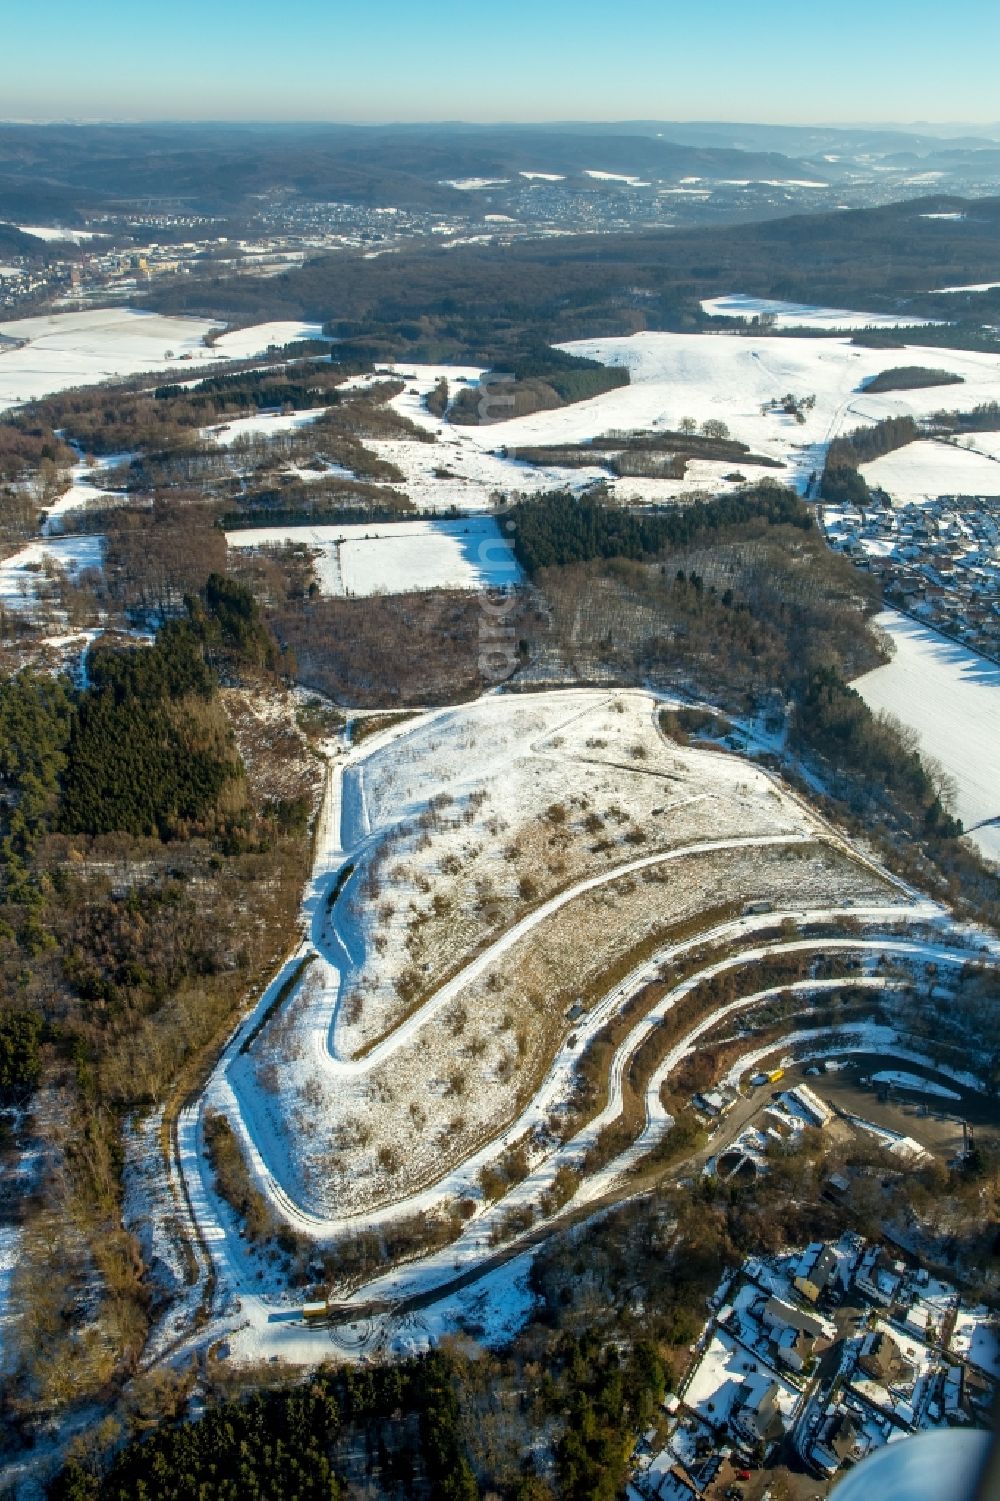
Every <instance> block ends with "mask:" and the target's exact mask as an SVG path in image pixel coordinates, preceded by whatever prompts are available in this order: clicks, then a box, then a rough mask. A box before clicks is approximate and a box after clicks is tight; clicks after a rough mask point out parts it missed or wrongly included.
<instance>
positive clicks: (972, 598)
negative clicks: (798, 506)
mask: <svg viewBox="0 0 1000 1501" xmlns="http://www.w3.org/2000/svg"><path fill="white" fill-rule="evenodd" d="M873 495H874V498H875V499H876V500H877V501H879V502H880V503H879V504H877V505H874V506H872V507H869V508H865V509H862V508H860V507H857V506H850V505H839V506H832V505H828V506H825V507H824V509H823V524H824V528H825V530H826V534H827V537H828V538H829V540H830V542H831V543H832V544H833V546H835V547H837V548H838V549H840V550H841V551H842V552H845V553H846V554H847V555H848V556H849V557H850V558H851V560H852V561H853V562H854V563H856V564H857V565H858V566H859V567H862V568H865V569H867V570H868V571H869V572H870V573H873V574H875V575H877V577H878V578H879V579H880V581H881V584H882V588H883V591H884V595H885V598H886V600H887V601H889V602H890V603H892V604H894V605H895V606H896V607H897V608H898V609H900V610H903V611H905V612H906V613H907V614H908V615H913V616H914V617H915V618H917V619H918V620H920V621H921V623H922V624H924V625H928V626H932V627H933V628H934V629H935V630H937V631H941V632H942V633H943V634H944V635H947V636H951V637H953V638H954V639H956V640H958V641H960V642H961V643H962V645H963V646H967V647H970V648H971V649H972V650H973V651H977V652H979V653H981V654H982V655H983V656H986V657H991V658H992V659H993V660H994V661H998V660H1000V501H998V498H997V497H996V496H993V495H971V496H970V495H941V496H938V497H937V498H936V499H934V500H927V501H919V500H907V501H905V502H903V503H901V504H896V505H893V504H891V503H890V501H889V497H888V496H887V495H886V494H885V492H884V491H882V492H879V491H875V492H873Z"/></svg>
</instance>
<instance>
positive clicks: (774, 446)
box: [425, 333, 1000, 494]
mask: <svg viewBox="0 0 1000 1501" xmlns="http://www.w3.org/2000/svg"><path fill="white" fill-rule="evenodd" d="M562 347H564V348H566V349H567V350H569V351H570V352H571V353H573V354H581V355H587V356H589V357H591V358H593V359H597V360H600V361H601V362H602V363H604V364H608V365H623V366H625V367H626V368H627V369H628V371H629V373H630V376H631V384H630V385H628V386H624V387H619V388H617V389H616V390H614V391H608V392H605V393H604V394H603V395H601V396H597V397H594V398H592V399H591V400H590V401H581V402H576V403H574V404H573V405H571V406H566V407H560V408H557V409H556V410H553V411H547V412H535V413H533V414H532V415H531V416H528V417H518V418H512V419H509V420H507V421H501V422H496V423H493V424H491V425H489V426H485V427H477V428H472V429H469V435H470V438H471V439H472V440H473V441H475V442H476V443H478V444H479V445H480V446H481V447H483V448H491V449H494V450H495V449H498V448H500V447H501V446H502V445H503V446H506V448H507V450H508V452H510V451H514V452H515V453H516V450H517V448H519V447H524V446H529V445H530V446H535V445H544V444H559V443H580V442H585V441H586V440H587V439H588V438H591V437H593V436H594V435H595V434H603V433H608V432H611V431H614V430H621V431H626V432H635V431H648V430H653V431H655V430H656V429H657V428H664V429H667V430H671V429H676V428H677V427H678V425H679V423H680V422H681V420H682V419H683V418H684V417H692V418H694V420H695V421H696V422H698V423H699V424H700V423H702V422H704V421H705V420H706V419H708V418H714V419H718V420H721V421H723V422H725V423H726V425H727V427H728V428H729V430H730V433H731V435H732V437H734V438H737V439H739V440H741V441H742V442H744V443H747V444H749V446H750V449H751V450H752V451H753V452H754V453H760V454H762V455H764V456H765V457H767V458H771V459H776V460H778V461H779V462H781V463H783V464H785V465H787V468H785V469H784V470H773V471H771V470H765V471H763V472H764V473H765V474H768V473H769V474H771V475H772V476H773V478H775V479H778V480H781V481H784V482H786V483H792V484H796V485H798V486H799V487H800V488H803V487H804V486H805V484H806V482H807V480H808V478H809V475H810V474H811V473H812V472H814V471H816V470H818V469H820V468H821V467H822V463H823V457H824V453H825V448H826V444H827V443H828V442H829V440H830V438H831V437H833V436H834V435H835V434H836V433H838V432H839V431H841V430H842V429H845V428H850V427H854V426H864V425H865V424H866V423H872V422H877V421H879V420H880V419H881V418H883V417H888V416H893V415H906V414H910V415H914V416H923V415H925V414H926V413H928V412H931V411H936V410H938V409H939V408H940V407H942V406H943V405H952V406H961V407H963V408H964V407H972V406H974V405H976V404H978V403H980V402H984V401H988V400H995V399H996V398H997V395H998V392H1000V359H998V358H997V356H995V355H988V354H979V353H970V352H967V351H953V350H944V349H935V350H934V351H933V363H934V365H935V367H937V368H940V369H944V370H949V371H952V372H953V373H955V374H958V375H961V376H962V377H963V378H964V382H965V383H964V384H963V385H962V386H961V387H958V386H956V387H954V388H951V394H952V395H954V393H960V397H959V396H955V398H954V400H952V401H951V402H950V403H949V402H947V401H944V400H942V388H935V389H934V390H933V391H927V390H922V391H921V390H918V391H892V392H886V393H882V394H877V393H876V394H868V393H866V392H864V391H863V390H862V389H861V388H862V386H863V385H864V384H865V382H866V381H868V380H869V379H870V378H871V377H872V376H873V375H876V374H878V373H879V372H881V371H883V370H888V369H891V368H893V367H894V366H898V365H899V364H901V363H907V362H909V363H915V362H917V360H918V355H917V354H916V353H914V352H910V351H901V350H898V349H893V350H877V349H862V348H856V347H854V346H853V345H852V344H851V343H850V341H849V340H848V339H846V338H845V339H830V338H816V339H811V338H808V337H804V338H794V339H793V338H787V339H783V338H780V337H777V338H755V337H752V336H748V337H746V338H739V337H730V338H727V337H725V336H719V337H716V338H706V337H704V336H699V335H697V334H672V333H641V334H633V335H630V336H629V337H626V338H609V339H585V340H577V341H574V342H572V343H570V344H567V345H564V346H562ZM919 358H920V359H922V358H923V355H922V354H921V355H920V356H919ZM498 392H499V394H501V395H502V388H498ZM788 393H791V394H792V395H795V396H798V397H805V396H815V398H816V403H815V406H814V407H813V408H812V410H810V411H808V412H805V413H804V417H805V420H804V422H802V423H799V422H797V421H796V419H795V418H794V417H793V416H789V415H787V414H785V413H781V412H774V411H766V412H765V411H763V410H762V408H763V407H764V406H765V405H766V404H767V403H769V402H773V401H775V400H776V399H777V398H779V397H781V396H784V395H786V394H788ZM498 410H499V412H500V414H501V415H502V408H498ZM425 425H431V423H425ZM452 431H454V430H452ZM734 469H736V470H739V471H741V472H743V473H745V474H746V475H747V476H748V477H760V475H761V471H760V470H754V469H753V467H752V466H751V465H748V464H747V463H746V462H745V461H738V462H735V461H732V460H730V461H729V462H728V463H726V464H724V465H722V464H719V465H715V466H713V467H712V468H708V469H706V471H705V481H706V482H707V481H708V480H709V478H710V476H713V475H714V477H715V479H716V481H717V483H715V484H714V485H713V488H721V489H725V488H726V486H725V484H723V483H722V476H723V475H724V474H727V473H731V472H732V471H733V470H734ZM699 482H700V481H699V480H697V479H696V478H694V471H693V469H692V470H691V471H689V477H688V478H686V479H685V480H682V481H652V482H650V481H633V480H621V481H617V482H616V484H615V491H616V493H618V494H621V493H629V492H631V491H632V490H635V491H637V492H639V493H642V492H643V491H644V489H645V488H646V487H647V486H649V485H650V484H653V485H654V486H656V487H657V489H658V490H659V489H660V487H666V486H668V485H669V486H670V487H671V488H672V491H673V493H674V494H677V493H679V492H681V491H684V490H690V489H691V488H693V487H694V485H696V484H697V483H699ZM660 493H665V490H661V491H660Z"/></svg>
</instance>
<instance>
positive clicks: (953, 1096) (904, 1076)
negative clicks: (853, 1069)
mask: <svg viewBox="0 0 1000 1501" xmlns="http://www.w3.org/2000/svg"><path fill="white" fill-rule="evenodd" d="M871 1078H872V1083H873V1084H890V1085H893V1086H895V1087H896V1088H897V1089H908V1090H910V1091H911V1092H912V1093H914V1094H932V1095H936V1096H937V1097H938V1098H939V1099H942V1100H960V1099H961V1098H962V1096H961V1095H960V1094H959V1093H958V1091H957V1090H955V1089H948V1088H947V1086H946V1085H944V1084H937V1083H935V1081H934V1080H933V1079H927V1078H925V1077H924V1075H923V1074H910V1073H907V1072H906V1071H905V1070H904V1069H898V1068H883V1069H880V1070H879V1072H878V1073H877V1074H872V1076H871Z"/></svg>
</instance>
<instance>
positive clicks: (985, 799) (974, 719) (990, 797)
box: [854, 610, 1000, 862]
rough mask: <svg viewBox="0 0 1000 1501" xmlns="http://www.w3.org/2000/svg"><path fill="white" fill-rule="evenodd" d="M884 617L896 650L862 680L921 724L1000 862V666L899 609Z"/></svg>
mask: <svg viewBox="0 0 1000 1501" xmlns="http://www.w3.org/2000/svg"><path fill="white" fill-rule="evenodd" d="M876 620H877V624H878V625H880V626H881V627H882V629H883V630H885V631H887V632H888V633H889V636H890V637H891V639H892V642H893V645H894V647H895V655H894V656H893V659H892V661H891V662H889V663H888V664H887V665H886V666H885V667H876V668H875V670H874V672H867V673H865V675H864V676H863V677H860V678H858V679H857V681H856V683H855V685H854V686H855V687H856V688H857V690H858V692H859V693H860V694H861V696H862V697H863V698H864V700H865V702H866V703H867V704H868V705H869V707H870V708H872V709H875V710H884V711H886V712H887V713H890V714H895V715H896V717H897V718H898V719H901V720H902V722H903V723H904V724H905V725H908V726H909V727H910V728H911V729H912V730H914V731H915V732H916V734H917V737H918V740H919V744H920V749H921V751H922V752H926V753H927V754H928V755H930V756H933V757H934V759H935V760H936V761H938V762H939V763H940V765H941V766H942V767H943V768H944V770H945V772H946V773H947V775H948V776H949V777H950V778H951V780H952V781H953V783H954V787H955V811H956V813H957V814H958V816H959V817H960V818H961V819H962V821H963V823H964V824H965V827H966V829H968V830H972V831H973V832H972V833H971V837H972V838H973V839H974V840H975V842H976V844H977V845H978V846H979V848H980V849H981V850H982V852H983V854H984V855H986V856H987V857H988V858H989V859H991V860H996V861H998V862H1000V750H998V747H1000V668H998V667H997V666H996V664H995V663H993V662H988V661H987V660H986V659H985V658H984V657H980V656H977V655H976V653H975V652H971V651H967V650H966V648H965V647H963V646H959V645H958V644H957V643H956V642H953V641H949V640H947V639H946V638H945V637H944V636H941V635H939V634H938V633H937V632H936V631H932V630H930V629H928V627H927V626H923V625H918V624H917V622H916V621H914V620H909V619H907V617H906V616H904V615H900V614H898V613H897V612H896V611H895V610H885V611H883V612H882V614H881V615H879V616H877V617H876ZM977 826H978V827H977Z"/></svg>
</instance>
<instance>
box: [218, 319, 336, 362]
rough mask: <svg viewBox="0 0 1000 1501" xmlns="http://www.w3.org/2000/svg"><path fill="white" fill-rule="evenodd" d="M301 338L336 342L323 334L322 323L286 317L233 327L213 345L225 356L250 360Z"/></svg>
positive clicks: (232, 358)
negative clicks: (268, 321)
mask: <svg viewBox="0 0 1000 1501" xmlns="http://www.w3.org/2000/svg"><path fill="white" fill-rule="evenodd" d="M300 339H323V340H325V341H326V342H328V343H331V344H332V343H333V340H332V339H329V338H328V336H327V335H326V334H324V332H323V325H322V323H304V322H303V321H302V320H301V319H294V320H289V319H285V320H278V321H276V322H273V323H255V324H254V325H253V327H252V328H234V329H233V330H232V332H231V333H228V334H220V336H219V338H217V339H216V340H215V341H214V343H213V345H212V347H213V349H214V350H215V351H216V353H218V354H221V355H224V356H225V358H226V359H230V360H249V359H253V358H254V357H255V356H256V355H258V354H266V353H267V351H268V350H269V349H280V348H282V346H283V345H285V344H295V343H297V342H298V341H299V340H300Z"/></svg>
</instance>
